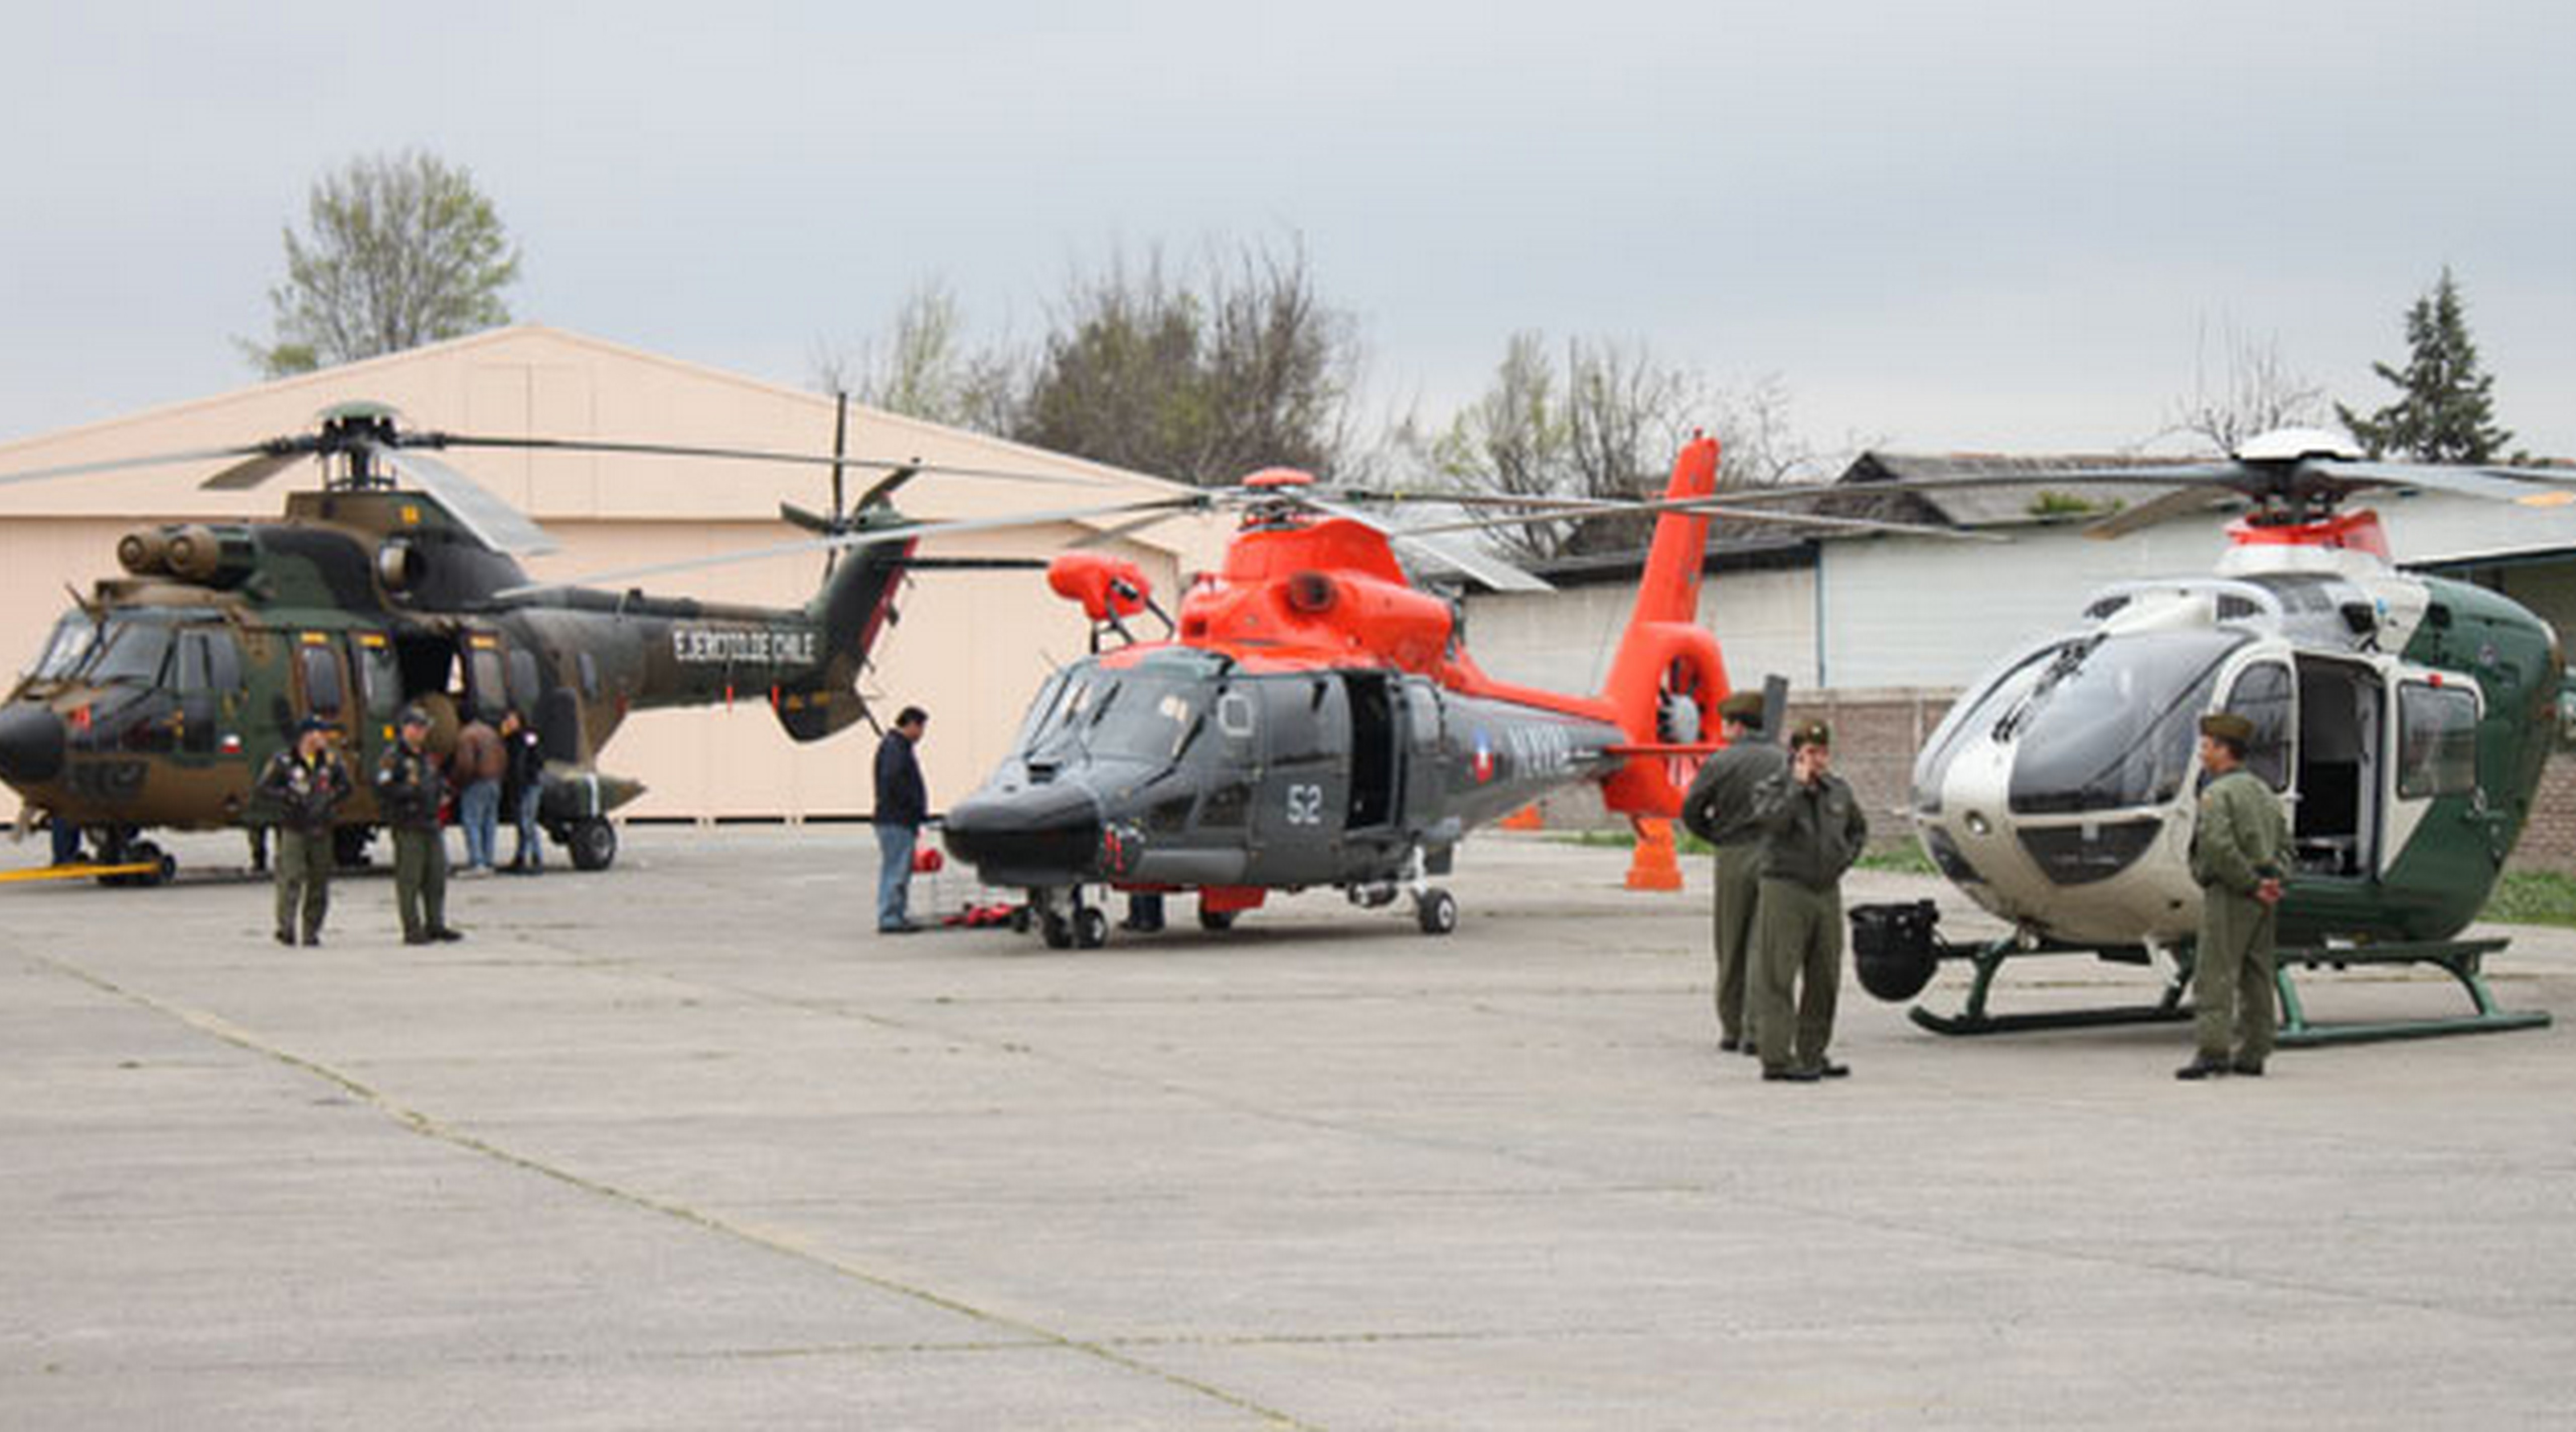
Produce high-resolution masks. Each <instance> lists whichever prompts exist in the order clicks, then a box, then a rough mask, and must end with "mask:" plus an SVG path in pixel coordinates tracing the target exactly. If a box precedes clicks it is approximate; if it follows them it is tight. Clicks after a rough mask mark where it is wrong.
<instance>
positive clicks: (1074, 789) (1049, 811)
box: [945, 784, 1100, 886]
mask: <svg viewBox="0 0 2576 1432" xmlns="http://www.w3.org/2000/svg"><path fill="white" fill-rule="evenodd" d="M945 834H946V837H947V841H948V853H949V854H951V855H954V856H956V857H957V858H958V859H960V860H963V861H965V862H967V863H968V864H970V865H973V866H974V867H975V868H976V870H977V871H978V872H980V873H981V874H982V876H983V878H984V879H985V881H986V882H987V883H990V884H994V885H1024V886H1039V885H1067V884H1072V883H1075V882H1076V881H1080V880H1087V879H1090V878H1092V877H1093V876H1094V875H1095V874H1096V873H1097V872H1096V870H1095V867H1096V866H1097V864H1098V862H1099V857H1100V806H1099V804H1098V802H1096V801H1094V800H1093V799H1092V796H1091V792H1089V791H1087V790H1084V789H1083V788H1082V787H1080V786H1077V785H1069V784H1052V785H1044V786H1034V787H1031V788H1029V789H1026V790H1019V791H1006V792H996V793H992V794H978V795H973V796H969V797H967V798H966V799H965V800H962V801H960V802H958V803H957V804H956V805H955V806H954V807H952V808H951V809H950V810H949V812H948V819H947V823H946V826H945Z"/></svg>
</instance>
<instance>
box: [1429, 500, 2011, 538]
mask: <svg viewBox="0 0 2576 1432" xmlns="http://www.w3.org/2000/svg"><path fill="white" fill-rule="evenodd" d="M1665 512H1679V513H1684V514H1687V515H1694V516H1705V517H1727V518H1733V519H1735V520H1737V521H1741V522H1776V523H1780V524H1782V525H1786V526H1799V527H1833V528H1839V529H1842V530H1844V531H1851V532H1897V533H1903V534H1905V535H1907V536H1912V537H1941V538H1946V539H1948V540H1950V541H1953V542H2002V541H2007V540H2009V539H2007V538H2005V537H2003V536H2001V535H1999V534H1996V533H1992V532H1978V531H1975V530H1972V529H1969V528H1965V527H1936V526H1931V525H1928V524H1926V523H1921V522H1890V521H1887V520H1885V519H1882V518H1876V517H1838V516H1833V515H1830V514H1827V513H1822V512H1770V511H1763V510H1758V509H1753V508H1746V507H1741V506H1738V505H1736V504H1735V503H1734V502H1733V501H1732V500H1730V499H1729V498H1726V497H1714V498H1711V497H1684V498H1669V499H1663V500H1659V501H1654V502H1637V503H1626V502H1617V501H1609V500H1604V501H1602V502H1600V503H1599V504H1598V505H1596V506H1586V507H1584V508H1581V509H1579V510H1575V511H1568V512H1533V513H1524V514H1522V515H1520V516H1517V517H1470V518H1462V519H1460V520H1459V521H1456V522H1435V523H1432V524H1430V525H1429V526H1426V527H1408V528H1405V529H1403V535H1407V536H1414V537H1420V536H1426V535H1431V536H1436V535H1439V534H1442V533H1448V532H1490V531H1494V530H1496V529H1498V528H1504V527H1535V526H1538V525H1539V524H1541V523H1546V522H1580V521H1582V520H1583V519H1585V518H1587V517H1611V516H1620V515H1627V514H1641V513H1665Z"/></svg>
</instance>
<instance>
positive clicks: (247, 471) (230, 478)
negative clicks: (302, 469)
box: [197, 452, 309, 492]
mask: <svg viewBox="0 0 2576 1432" xmlns="http://www.w3.org/2000/svg"><path fill="white" fill-rule="evenodd" d="M306 456H309V454H307V453H304V452H264V453H261V454H260V455H259V456H257V457H253V458H246V459H244V460H242V461H240V462H237V463H234V464H233V465H232V466H230V467H228V468H225V469H224V470H223V471H221V472H219V473H216V474H215V475H214V476H212V477H210V478H207V479H206V480H205V481H203V482H201V483H198V484H197V486H198V487H200V488H202V489H204V490H206V491H208V492H241V491H246V490H248V489H250V488H254V487H257V486H259V485H260V484H261V483H263V482H266V481H268V480H269V479H270V478H272V477H275V476H277V475H278V474H279V473H281V472H284V471H286V470H287V469H288V468H290V467H292V466H294V465H295V462H296V460H297V459H299V458H302V457H306Z"/></svg>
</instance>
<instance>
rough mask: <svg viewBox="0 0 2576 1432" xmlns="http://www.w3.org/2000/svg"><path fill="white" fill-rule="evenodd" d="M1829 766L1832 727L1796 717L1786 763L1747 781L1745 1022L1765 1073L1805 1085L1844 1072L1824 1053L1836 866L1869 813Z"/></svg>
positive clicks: (1838, 969)
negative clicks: (1753, 981) (1755, 859)
mask: <svg viewBox="0 0 2576 1432" xmlns="http://www.w3.org/2000/svg"><path fill="white" fill-rule="evenodd" d="M1832 765H1833V732H1832V731H1831V730H1829V729H1828V728H1827V727H1826V725H1825V723H1824V722H1822V721H1807V722H1802V723H1800V724H1799V725H1798V726H1796V727H1794V728H1792V729H1791V730H1790V732H1789V766H1788V769H1786V770H1784V771H1781V772H1780V773H1778V774H1777V775H1773V776H1769V777H1766V778H1765V779H1764V780H1763V781H1762V783H1761V784H1759V785H1757V786H1755V787H1754V788H1753V826H1754V828H1755V829H1756V830H1758V831H1760V832H1761V834H1762V895H1761V916H1760V924H1759V925H1758V927H1757V928H1756V930H1755V933H1754V948H1755V949H1757V950H1759V951H1760V952H1761V956H1762V973H1761V976H1760V980H1761V982H1760V984H1759V986H1758V998H1759V1001H1760V1002H1759V1003H1758V1004H1757V1005H1756V1006H1755V1010H1754V1015H1753V1027H1754V1029H1755V1031H1756V1032H1757V1033H1758V1034H1759V1035H1760V1036H1761V1040H1762V1077H1763V1078H1765V1079H1785V1080H1788V1081H1790V1082H1792V1083H1799V1084H1812V1083H1814V1082H1815V1081H1817V1080H1819V1079H1838V1078H1840V1077H1842V1076H1843V1075H1846V1074H1849V1073H1850V1072H1851V1068H1850V1066H1848V1065H1843V1064H1836V1063H1834V1062H1833V1061H1832V1060H1830V1059H1827V1058H1826V1057H1825V1047H1826V1046H1827V1045H1828V1044H1830V1043H1832V1042H1833V1037H1834V1001H1835V998H1836V996H1837V995H1838V994H1839V993H1840V992H1841V987H1842V961H1843V901H1842V878H1843V872H1844V871H1846V870H1849V869H1851V866H1852V862H1853V861H1855V860H1858V859H1860V853H1861V848H1862V846H1863V845H1864V844H1866V843H1867V842H1868V840H1869V820H1868V818H1867V817H1865V816H1863V815H1862V814H1861V810H1860V801H1859V799H1858V798H1857V797H1855V796H1854V795H1853V794H1852V789H1851V787H1850V786H1848V785H1846V784H1844V783H1843V781H1842V779H1841V778H1840V777H1838V776H1836V775H1834V774H1833V773H1832ZM1793 987H1794V991H1793ZM1793 992H1794V994H1795V996H1796V1009H1795V1012H1794V1013H1793V1012H1792V1009H1791V995H1792V993H1793Z"/></svg>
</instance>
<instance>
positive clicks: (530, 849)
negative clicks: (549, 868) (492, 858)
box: [501, 706, 546, 875]
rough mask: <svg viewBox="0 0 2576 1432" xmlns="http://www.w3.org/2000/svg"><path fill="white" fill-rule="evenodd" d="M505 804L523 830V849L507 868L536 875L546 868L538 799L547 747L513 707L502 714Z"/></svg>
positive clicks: (542, 788) (512, 820) (543, 783)
mask: <svg viewBox="0 0 2576 1432" xmlns="http://www.w3.org/2000/svg"><path fill="white" fill-rule="evenodd" d="M501 750H502V753H503V755H504V756H505V757H506V760H505V762H504V764H503V768H502V772H501V805H502V808H503V809H505V810H507V811H508V812H509V813H510V824H511V825H512V826H514V827H516V828H517V830H518V833H519V848H518V849H517V850H515V851H513V852H511V855H510V864H509V866H508V867H507V868H508V870H509V871H510V873H511V874H513V875H536V874H539V873H542V872H543V871H544V870H545V868H546V844H545V836H544V834H543V832H541V831H539V830H538V829H537V802H538V798H539V797H540V796H542V795H544V794H545V786H546V749H545V743H544V742H543V741H540V740H539V739H538V738H537V731H536V728H535V727H533V726H530V725H529V724H528V723H527V720H526V718H524V717H522V716H521V715H520V714H519V708H517V707H515V706H513V707H511V708H510V709H509V710H508V711H505V712H503V713H502V714H501Z"/></svg>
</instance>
